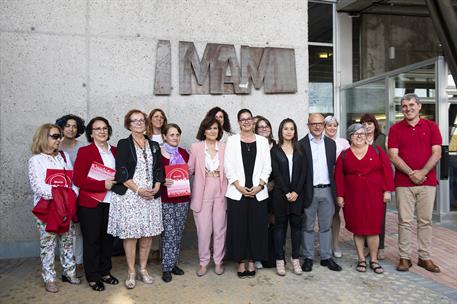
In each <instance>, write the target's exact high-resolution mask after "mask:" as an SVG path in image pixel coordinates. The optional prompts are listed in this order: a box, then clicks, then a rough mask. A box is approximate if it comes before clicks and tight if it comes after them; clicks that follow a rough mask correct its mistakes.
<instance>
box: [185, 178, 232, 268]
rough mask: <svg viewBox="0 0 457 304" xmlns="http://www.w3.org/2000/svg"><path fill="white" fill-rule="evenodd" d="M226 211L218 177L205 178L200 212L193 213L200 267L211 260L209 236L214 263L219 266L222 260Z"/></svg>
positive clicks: (225, 203)
mask: <svg viewBox="0 0 457 304" xmlns="http://www.w3.org/2000/svg"><path fill="white" fill-rule="evenodd" d="M226 210H227V202H226V199H225V197H224V194H223V193H221V189H220V183H219V177H209V176H208V177H206V180H205V192H204V195H203V204H202V208H201V210H200V212H195V211H194V212H193V214H194V220H195V226H196V227H197V236H198V256H199V258H200V265H201V266H207V265H208V264H209V262H210V260H211V249H210V246H211V236H212V240H213V260H214V263H215V264H221V263H222V260H223V259H224V255H225V233H226V231H227V215H226Z"/></svg>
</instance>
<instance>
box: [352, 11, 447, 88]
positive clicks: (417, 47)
mask: <svg viewBox="0 0 457 304" xmlns="http://www.w3.org/2000/svg"><path fill="white" fill-rule="evenodd" d="M360 31H361V38H360V39H361V58H360V60H361V62H360V63H361V73H360V75H361V79H365V78H369V77H372V76H375V75H379V74H382V73H384V72H388V71H392V70H395V69H398V68H401V67H404V66H407V65H410V64H413V63H416V62H420V61H423V60H426V59H429V58H433V57H436V56H438V55H440V54H441V47H440V43H439V41H438V37H437V36H436V33H435V30H434V28H433V24H432V20H431V19H430V18H425V17H411V16H385V15H363V16H362V20H361V26H360ZM389 47H394V48H395V58H393V59H391V58H390V57H389Z"/></svg>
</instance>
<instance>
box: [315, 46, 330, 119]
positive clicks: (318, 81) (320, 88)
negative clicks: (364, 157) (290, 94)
mask: <svg viewBox="0 0 457 304" xmlns="http://www.w3.org/2000/svg"><path fill="white" fill-rule="evenodd" d="M309 112H310V113H315V112H321V113H332V112H333V48H332V47H327V46H312V45H310V46H309Z"/></svg>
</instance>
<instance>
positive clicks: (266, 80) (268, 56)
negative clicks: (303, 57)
mask: <svg viewBox="0 0 457 304" xmlns="http://www.w3.org/2000/svg"><path fill="white" fill-rule="evenodd" d="M240 82H241V84H240V88H241V89H242V92H241V93H244V94H249V93H250V92H251V82H252V84H253V85H254V88H256V89H257V90H259V89H260V88H261V87H262V84H263V85H264V92H265V93H268V94H273V93H296V92H297V74H296V69H295V51H294V49H287V48H270V47H267V48H258V47H249V46H241V80H240Z"/></svg>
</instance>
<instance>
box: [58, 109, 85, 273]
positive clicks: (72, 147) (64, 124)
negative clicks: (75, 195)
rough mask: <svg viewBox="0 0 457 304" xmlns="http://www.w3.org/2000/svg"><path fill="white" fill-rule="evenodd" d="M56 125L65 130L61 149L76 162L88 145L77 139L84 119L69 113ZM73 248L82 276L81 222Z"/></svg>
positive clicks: (76, 230)
mask: <svg viewBox="0 0 457 304" xmlns="http://www.w3.org/2000/svg"><path fill="white" fill-rule="evenodd" d="M56 125H58V126H59V127H60V128H61V129H62V130H63V138H62V141H61V143H60V145H59V149H60V150H62V151H64V152H67V153H68V155H69V156H70V160H71V163H72V164H74V163H75V159H76V153H78V149H79V148H81V147H84V146H85V145H86V144H85V143H83V142H82V141H80V140H78V139H77V138H79V136H81V135H82V134H83V133H84V130H85V126H84V120H83V119H82V118H81V117H79V116H77V115H73V114H68V115H64V116H62V117H60V118H59V119H57V120H56ZM73 250H74V253H75V259H76V275H77V276H78V277H81V276H83V273H82V271H83V239H82V235H81V228H80V225H79V223H75V237H74V240H73Z"/></svg>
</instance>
